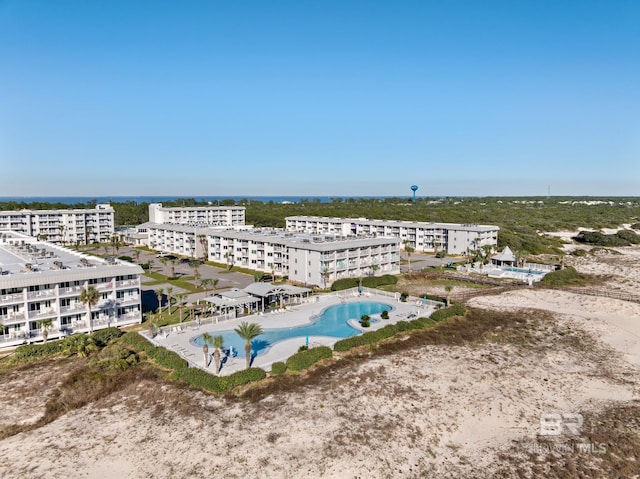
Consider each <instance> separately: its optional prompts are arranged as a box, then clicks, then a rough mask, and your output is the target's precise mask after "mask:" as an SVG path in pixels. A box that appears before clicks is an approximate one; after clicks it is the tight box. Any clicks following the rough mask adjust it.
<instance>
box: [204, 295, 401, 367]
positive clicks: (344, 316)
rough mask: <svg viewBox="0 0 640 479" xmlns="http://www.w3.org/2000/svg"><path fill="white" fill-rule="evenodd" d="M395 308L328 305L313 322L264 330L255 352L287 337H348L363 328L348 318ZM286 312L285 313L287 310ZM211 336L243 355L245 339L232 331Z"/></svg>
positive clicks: (254, 343) (254, 345) (253, 344)
mask: <svg viewBox="0 0 640 479" xmlns="http://www.w3.org/2000/svg"><path fill="white" fill-rule="evenodd" d="M391 309H393V308H392V307H391V306H389V305H388V304H384V303H376V302H370V301H368V302H359V303H344V304H336V305H333V306H329V307H328V308H326V309H324V310H323V311H322V313H320V315H319V317H318V318H317V319H315V321H313V323H311V324H307V325H304V326H297V327H294V328H280V329H264V332H263V333H262V334H261V335H260V336H258V337H257V338H255V339H254V340H253V341H252V342H251V347H252V349H253V352H254V355H259V354H262V353H264V352H266V351H267V350H268V349H269V347H270V346H271V345H273V344H274V343H277V342H278V341H282V340H284V339H291V338H301V343H300V345H301V346H302V345H303V344H304V341H305V338H306V337H307V336H333V337H336V338H348V337H349V336H355V335H356V334H358V333H359V332H360V331H358V330H357V329H354V328H352V327H351V326H349V324H348V323H347V321H348V320H349V319H356V320H359V319H360V318H361V317H362V315H363V314H368V315H370V316H371V315H373V314H380V313H382V311H384V310H387V311H391ZM285 314H286V313H285ZM210 334H211V335H212V336H222V338H223V339H224V348H225V349H227V348H229V347H230V346H233V348H234V349H235V350H236V351H238V356H241V357H244V340H242V339H240V336H238V334H237V333H236V332H235V331H233V330H227V331H213V332H210ZM192 343H193V344H195V345H197V346H202V344H203V342H202V336H198V337H196V338H194V339H192Z"/></svg>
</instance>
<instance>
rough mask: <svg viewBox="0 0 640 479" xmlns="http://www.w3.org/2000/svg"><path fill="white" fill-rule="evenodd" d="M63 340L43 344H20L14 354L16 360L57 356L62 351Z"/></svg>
mask: <svg viewBox="0 0 640 479" xmlns="http://www.w3.org/2000/svg"><path fill="white" fill-rule="evenodd" d="M62 349H63V347H62V341H51V342H48V343H42V344H26V345H24V346H18V347H17V348H16V352H15V354H14V358H15V360H16V361H31V360H33V359H41V358H46V357H47V356H55V355H56V354H60V353H61V352H62Z"/></svg>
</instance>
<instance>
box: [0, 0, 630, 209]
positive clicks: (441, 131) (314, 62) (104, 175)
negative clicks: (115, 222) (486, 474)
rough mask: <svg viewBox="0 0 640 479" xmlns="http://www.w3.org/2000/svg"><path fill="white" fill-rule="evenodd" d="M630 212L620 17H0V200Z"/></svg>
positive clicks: (26, 0)
mask: <svg viewBox="0 0 640 479" xmlns="http://www.w3.org/2000/svg"><path fill="white" fill-rule="evenodd" d="M412 184H417V185H419V186H420V189H419V190H418V194H419V195H421V196H422V195H426V196H430V195H540V196H542V195H546V194H547V188H548V185H550V186H551V193H552V194H555V195H635V196H640V1H638V0H628V1H623V0H609V1H605V0H598V1H592V0H576V1H568V0H567V1H563V0H530V1H529V0H505V1H493V0H473V1H458V0H437V1H435V0H418V1H412V0H400V1H394V0H388V1H375V0H361V1H352V0H339V1H332V0H318V1H307V0H291V1H285V0H262V1H243V0H229V1H215V0H210V1H166V2H165V1H161V0H150V1H144V0H135V1H134V0H125V1H119V0H109V1H98V0H96V1H87V0H77V1H73V0H42V1H36V0H0V196H46V195H51V196H62V195H69V196H72V195H86V196H92V195H96V196H99V195H185V196H198V195H247V196H255V195H308V196H311V195H356V196H357V195H368V196H371V195H409V194H411V192H410V190H409V187H410V185H412Z"/></svg>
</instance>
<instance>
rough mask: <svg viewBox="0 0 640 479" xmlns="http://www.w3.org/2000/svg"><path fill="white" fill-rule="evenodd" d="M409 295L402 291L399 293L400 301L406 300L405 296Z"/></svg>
mask: <svg viewBox="0 0 640 479" xmlns="http://www.w3.org/2000/svg"><path fill="white" fill-rule="evenodd" d="M408 297H409V293H407V292H404V291H403V292H402V293H400V301H402V302H403V303H405V302H406V301H407V298H408Z"/></svg>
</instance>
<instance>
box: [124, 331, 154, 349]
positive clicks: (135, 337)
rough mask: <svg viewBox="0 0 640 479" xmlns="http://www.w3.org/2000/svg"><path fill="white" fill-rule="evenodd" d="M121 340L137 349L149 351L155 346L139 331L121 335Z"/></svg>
mask: <svg viewBox="0 0 640 479" xmlns="http://www.w3.org/2000/svg"><path fill="white" fill-rule="evenodd" d="M119 341H120V342H121V343H123V344H126V345H128V346H129V347H131V348H132V349H134V350H136V351H144V352H147V351H149V350H150V349H151V348H153V345H152V344H151V343H150V342H149V341H147V340H146V339H145V338H143V337H142V336H140V335H139V334H138V333H125V334H123V335H122V336H121V337H120V340H119Z"/></svg>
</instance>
